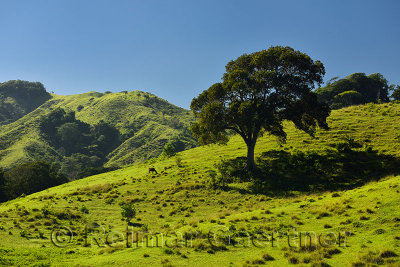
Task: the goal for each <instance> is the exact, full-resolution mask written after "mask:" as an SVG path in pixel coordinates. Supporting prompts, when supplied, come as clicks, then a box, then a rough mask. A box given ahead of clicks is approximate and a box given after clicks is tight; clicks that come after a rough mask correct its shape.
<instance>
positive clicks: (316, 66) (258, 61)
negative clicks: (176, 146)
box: [190, 46, 330, 171]
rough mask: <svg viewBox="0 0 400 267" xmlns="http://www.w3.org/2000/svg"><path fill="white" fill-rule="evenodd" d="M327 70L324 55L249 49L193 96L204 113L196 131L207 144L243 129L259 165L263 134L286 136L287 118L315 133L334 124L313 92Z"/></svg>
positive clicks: (249, 164) (251, 157)
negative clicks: (256, 152) (318, 57)
mask: <svg viewBox="0 0 400 267" xmlns="http://www.w3.org/2000/svg"><path fill="white" fill-rule="evenodd" d="M324 74H325V69H324V66H323V64H322V63H321V62H320V61H313V60H312V59H311V58H310V57H309V56H308V55H306V54H304V53H301V52H299V51H295V50H294V49H293V48H290V47H282V46H275V47H270V48H269V49H268V50H262V51H259V52H255V53H252V54H244V55H242V56H240V57H238V58H237V59H236V60H233V61H230V62H229V63H228V64H227V65H226V72H225V73H224V75H223V78H222V80H223V81H222V82H221V83H216V84H214V85H212V86H211V87H210V88H209V89H207V90H205V91H203V92H202V93H201V94H200V95H199V96H198V97H197V98H194V99H193V100H192V103H191V106H190V108H191V109H192V111H193V112H194V114H195V115H196V117H197V118H198V121H197V122H196V123H194V124H193V125H192V128H191V129H192V132H193V134H194V136H195V137H197V138H198V139H199V142H200V143H201V144H210V143H226V142H227V141H228V135H229V131H234V132H236V133H238V134H239V135H240V136H241V137H242V138H243V140H244V141H245V143H246V145H247V167H248V169H249V170H250V171H254V170H255V169H256V165H255V162H254V148H255V145H256V142H257V138H258V137H260V136H261V135H263V134H264V133H265V132H266V133H268V134H271V135H274V136H277V137H278V138H279V141H280V142H285V141H286V133H285V131H284V129H283V125H282V123H283V121H284V120H290V121H293V122H294V125H295V126H296V127H297V128H298V129H301V130H303V131H305V132H307V133H308V134H310V135H313V134H314V133H315V130H316V127H317V126H319V127H322V128H324V129H328V125H327V123H326V118H327V117H328V116H329V113H330V110H329V107H328V106H327V105H326V104H321V103H319V102H318V100H317V96H316V95H315V94H314V93H313V92H312V90H313V89H314V88H315V85H316V84H318V85H319V84H321V83H322V78H323V75H324Z"/></svg>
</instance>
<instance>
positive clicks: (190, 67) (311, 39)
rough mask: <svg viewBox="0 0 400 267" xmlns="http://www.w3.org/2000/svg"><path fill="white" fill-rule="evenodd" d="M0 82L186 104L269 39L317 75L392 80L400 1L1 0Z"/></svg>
mask: <svg viewBox="0 0 400 267" xmlns="http://www.w3.org/2000/svg"><path fill="white" fill-rule="evenodd" d="M0 11H1V15H0V82H3V81H7V80H13V79H21V80H28V81H40V82H42V83H43V84H44V85H45V87H46V88H47V90H48V91H54V92H55V93H56V94H77V93H83V92H87V91H99V92H104V91H106V90H109V91H113V92H119V91H122V90H129V91H131V90H142V91H148V92H151V93H154V94H156V95H158V96H160V97H162V98H164V99H167V100H168V101H170V102H171V103H173V104H176V105H178V106H181V107H185V108H188V107H189V105H190V101H191V99H192V98H193V97H195V96H197V95H198V94H199V93H200V92H201V91H203V90H204V89H207V88H208V87H209V86H210V85H212V84H213V83H215V82H219V81H220V79H221V76H222V74H223V73H224V70H225V65H226V63H227V62H228V61H230V60H232V59H235V58H237V57H238V56H240V55H241V54H243V53H251V52H254V51H259V50H262V49H267V48H268V47H270V46H275V45H283V46H287V45H288V46H291V47H293V48H294V49H296V50H300V51H302V52H305V53H307V54H309V55H310V56H311V57H312V58H313V59H314V60H317V59H318V60H320V61H322V62H323V63H324V65H325V68H326V75H325V81H326V80H328V79H329V78H332V77H334V76H340V77H345V76H347V75H349V74H351V73H354V72H365V73H367V74H370V73H375V72H380V73H382V74H383V75H384V76H385V77H386V78H387V79H388V80H389V82H390V83H395V84H400V77H399V75H400V52H399V49H400V16H399V13H400V1H397V0H393V1H388V0H387V1H385V0H383V1H335V2H334V1H307V0H304V1H251V0H247V1H217V0H214V1H203V0H202V1H200V0H199V1H190V0H186V1H184V0H182V1H151V0H146V1H144V0H143V1H121V0H116V1H111V0H109V1H99V0H96V1H89V0H84V1H78V0H65V1H61V0H49V1H42V0H35V1H21V0H20V1H3V0H0Z"/></svg>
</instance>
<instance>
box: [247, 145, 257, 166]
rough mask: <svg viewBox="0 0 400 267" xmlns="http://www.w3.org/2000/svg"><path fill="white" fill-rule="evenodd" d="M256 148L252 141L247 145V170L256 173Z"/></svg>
mask: <svg viewBox="0 0 400 267" xmlns="http://www.w3.org/2000/svg"><path fill="white" fill-rule="evenodd" d="M255 147H256V142H254V141H250V142H249V143H248V144H247V169H248V170H249V171H254V170H255V169H256V163H255V161H254V148H255Z"/></svg>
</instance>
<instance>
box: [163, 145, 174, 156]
mask: <svg viewBox="0 0 400 267" xmlns="http://www.w3.org/2000/svg"><path fill="white" fill-rule="evenodd" d="M175 154H176V151H175V147H174V145H173V144H171V143H167V144H166V145H165V146H164V150H163V152H162V155H164V156H166V157H172V156H175Z"/></svg>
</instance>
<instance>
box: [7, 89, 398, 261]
mask: <svg viewBox="0 0 400 267" xmlns="http://www.w3.org/2000/svg"><path fill="white" fill-rule="evenodd" d="M96 94H98V93H87V94H83V95H80V96H79V100H77V99H78V97H74V96H65V97H61V96H54V98H53V99H51V100H50V101H48V102H46V103H45V105H51V106H52V107H53V108H55V107H57V106H58V105H63V106H65V107H68V108H70V109H72V110H77V109H78V106H79V105H82V106H84V107H85V108H83V109H82V110H81V111H79V112H77V113H76V116H77V118H78V119H80V120H82V121H85V122H93V121H94V120H100V119H102V114H106V112H104V110H102V109H101V108H98V107H91V105H93V104H90V103H91V101H92V102H93V103H94V102H96V103H98V104H97V106H101V107H102V108H103V109H107V108H112V109H115V107H109V106H108V105H116V106H119V105H121V103H123V101H122V102H118V101H117V100H118V99H119V98H121V99H123V98H124V97H128V98H129V97H130V94H138V93H137V92H136V93H128V96H126V95H125V94H123V93H120V94H109V95H105V96H102V97H100V98H99V97H98V96H97V95H96ZM108 98H118V99H113V101H111V99H108ZM133 98H135V99H136V98H137V96H132V99H133ZM91 99H92V100H91ZM106 100H107V101H106ZM102 101H104V103H103V102H102ZM143 101H145V100H144V98H143ZM149 105H150V104H149ZM157 105H158V106H159V104H157ZM128 106H129V107H132V108H133V109H134V108H135V106H134V105H132V106H130V105H128ZM128 106H127V107H128ZM41 108H46V107H45V106H42V107H41ZM41 108H39V109H36V110H35V111H33V112H31V113H29V114H28V115H26V116H24V117H23V118H22V119H20V120H19V121H17V122H18V124H17V123H16V122H14V123H11V124H9V125H7V129H8V130H7V131H2V133H1V136H0V137H1V140H5V139H6V138H7V137H9V136H11V135H14V136H15V135H16V136H18V137H19V139H18V140H19V141H18V142H15V143H14V144H13V145H12V146H11V147H10V148H8V150H7V152H2V153H8V154H7V157H4V158H3V159H2V161H1V162H0V163H1V165H3V166H4V165H7V164H10V163H11V162H18V159H22V158H24V157H29V155H27V154H23V153H26V151H27V150H26V147H35V146H36V147H37V149H36V150H34V151H35V153H39V152H37V151H42V152H43V151H50V152H49V153H47V152H46V153H44V152H43V153H44V154H43V155H51V154H50V153H55V154H57V152H56V151H52V150H51V148H50V147H46V146H45V145H43V146H42V143H40V142H41V141H40V140H41V139H40V136H39V135H38V133H37V131H35V130H29V129H36V128H35V127H34V125H35V117H36V116H39V115H38V114H39V113H40V112H42V111H41V110H40V109H41ZM169 108H170V107H169ZM120 110H121V112H122V111H123V110H124V108H121V109H120ZM145 110H146V109H145V108H143V110H140V109H137V110H129V112H127V111H125V113H126V114H128V113H132V114H135V118H136V120H135V121H137V118H138V117H140V116H142V114H143V113H142V112H145ZM147 111H148V110H147ZM176 112H177V113H179V114H177V115H179V116H182V114H184V115H185V116H186V117H184V119H182V120H184V123H189V122H190V121H191V119H192V117H191V115H190V114H189V113H188V112H187V111H184V110H183V109H179V108H176ZM185 112H187V113H185ZM181 113H182V114H181ZM169 114H171V113H169ZM120 115H121V114H118V113H116V114H115V118H109V120H110V121H114V122H115V121H117V123H115V125H116V127H117V128H118V129H119V130H120V131H121V132H122V133H124V131H127V129H129V127H130V126H129V125H130V124H129V123H130V120H131V119H132V120H133V119H134V118H133V117H132V118H130V117H128V116H125V117H124V119H123V120H121V121H118V118H120V117H121V116H120ZM147 115H148V114H147ZM156 115H157V116H158V115H159V114H154V120H155V121H156V120H157V118H156V117H157V116H156ZM165 116H166V115H165ZM165 118H166V117H165ZM165 118H164V119H165ZM104 119H106V118H104ZM167 119H170V120H171V123H173V121H174V120H173V117H168V118H167ZM21 122H22V123H26V124H28V125H32V128H28V127H23V128H19V127H22V126H20V125H23V124H21ZM399 122H400V104H398V103H386V104H366V105H359V106H351V107H347V108H343V109H339V110H333V111H332V113H331V115H330V116H329V118H328V124H329V127H330V130H328V131H324V130H318V131H317V133H316V135H315V137H314V138H312V137H310V136H308V135H307V134H305V133H304V132H302V131H300V130H297V129H296V128H295V127H294V126H293V125H292V123H289V122H287V123H285V130H286V132H287V134H288V135H287V142H286V143H285V144H279V143H278V142H277V140H276V138H275V137H272V136H268V135H264V136H263V137H261V138H259V140H258V142H257V145H256V149H255V155H256V162H257V163H258V164H259V165H260V166H264V165H263V164H266V165H265V166H264V167H265V168H270V169H271V170H270V175H269V176H268V179H270V180H271V181H273V180H274V179H276V180H278V179H281V180H282V179H286V180H285V183H286V184H287V185H290V184H299V185H304V187H301V188H302V190H298V189H297V190H296V188H290V189H289V190H279V189H276V188H274V187H270V188H267V189H266V190H264V191H263V192H257V190H255V189H254V188H255V187H254V184H253V182H251V181H239V180H235V179H233V180H231V181H229V183H227V184H223V185H221V184H218V183H215V181H214V178H215V177H218V176H219V175H221V174H220V171H219V169H218V164H221V162H222V160H224V161H227V160H228V161H229V160H234V159H237V158H240V157H245V156H246V145H245V143H244V142H243V140H242V139H241V138H240V137H239V136H232V137H231V139H230V140H229V142H228V144H227V145H209V146H200V147H196V148H192V149H189V150H185V151H182V152H179V153H177V155H176V156H172V157H163V156H160V157H157V158H153V159H150V160H147V161H145V162H143V160H142V161H138V162H136V163H129V164H130V165H129V164H126V165H125V167H124V168H122V169H119V170H116V171H113V172H108V173H103V174H99V175H95V176H90V177H87V178H83V179H80V180H75V181H72V182H69V183H66V184H62V185H60V186H57V187H53V188H49V189H46V190H44V191H41V192H38V193H35V194H32V195H28V196H21V197H20V198H17V199H14V200H11V201H8V202H5V203H2V204H0V216H1V218H0V239H1V243H0V265H14V266H129V265H131V266H132V265H135V266H149V265H154V266H257V265H269V266H286V265H293V266H296V265H297V266H378V265H386V266H399V265H400V209H399V206H400V176H398V175H400V171H399V167H400V163H399V161H398V159H397V158H399V157H400V139H399V138H400V126H399V125H400V123H399ZM25 126H26V125H25ZM151 127H153V126H152V125H146V126H144V127H143V128H142V130H141V131H143V132H146V131H147V130H148V131H150V132H151V130H150V129H151ZM157 127H158V128H157V129H158V131H160V133H162V134H165V135H168V134H169V133H168V132H166V131H163V130H162V128H160V127H161V126H160V125H157ZM21 129H22V130H21ZM162 134H160V137H159V138H161V136H162ZM138 135H139V137H140V132H139V133H138ZM139 137H138V136H136V138H139ZM132 138H135V137H132ZM129 140H131V139H128V140H127V141H125V143H126V144H125V143H123V144H122V145H121V147H119V148H118V150H117V151H115V152H113V155H112V157H110V159H109V160H110V163H112V162H124V163H126V162H128V161H125V158H127V157H134V156H135V153H138V154H140V153H142V152H141V151H140V150H134V151H128V152H129V153H127V152H126V151H125V152H124V149H127V148H128V147H129V146H130V145H129V142H130V141H129ZM131 141H132V142H133V141H134V140H131ZM346 142H347V143H357V144H358V146H354V148H351V149H350V150H349V151H343V150H341V149H340V146H338V144H343V143H346ZM125 146H126V147H125ZM51 151H52V152H51ZM122 152H124V153H122ZM120 153H122V154H123V155H122V154H120ZM279 155H281V157H280V156H279ZM282 156H284V157H282ZM284 159H285V160H286V161H284ZM293 159H297V161H294V160H293ZM314 159H318V160H317V161H316V160H314ZM307 160H312V161H313V162H317V163H318V164H314V165H312V166H313V167H312V168H311V169H305V166H311V165H309V164H305V165H304V162H307ZM293 162H303V165H302V164H300V163H299V164H298V165H296V164H292V163H293ZM268 164H271V165H268ZM281 165H282V166H283V167H281ZM285 166H286V167H285ZM287 166H289V167H287ZM150 167H154V168H155V169H156V170H157V171H158V174H155V173H149V171H148V168H150ZM280 168H282V169H286V170H287V172H285V173H281V172H279V170H280ZM296 173H298V174H299V175H300V174H301V177H303V180H299V179H297V178H296V177H297V176H296ZM307 177H310V180H307ZM330 177H331V178H332V177H335V178H336V179H332V180H329V179H330ZM311 178H312V179H311ZM321 179H328V180H321ZM321 181H322V182H321ZM321 184H323V185H324V186H320V185H321ZM129 203H132V204H133V205H134V207H135V209H136V216H135V217H134V218H133V219H132V221H131V223H130V225H129V226H128V224H127V221H126V220H123V217H122V215H121V205H125V204H129ZM102 240H103V241H105V242H104V243H105V244H104V243H103V241H102ZM181 241H183V243H182V242H181ZM146 242H147V243H146Z"/></svg>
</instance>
